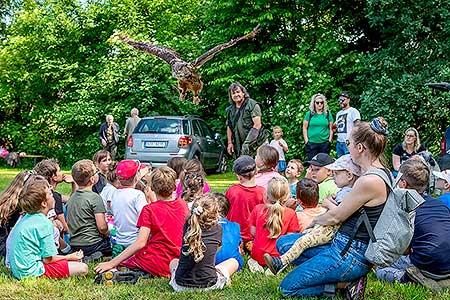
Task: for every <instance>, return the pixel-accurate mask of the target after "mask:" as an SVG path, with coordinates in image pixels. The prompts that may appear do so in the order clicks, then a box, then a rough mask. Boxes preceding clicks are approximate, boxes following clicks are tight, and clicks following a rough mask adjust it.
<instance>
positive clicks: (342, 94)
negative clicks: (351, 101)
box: [338, 91, 350, 98]
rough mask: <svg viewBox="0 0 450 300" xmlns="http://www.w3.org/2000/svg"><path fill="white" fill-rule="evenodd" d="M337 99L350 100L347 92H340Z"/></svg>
mask: <svg viewBox="0 0 450 300" xmlns="http://www.w3.org/2000/svg"><path fill="white" fill-rule="evenodd" d="M339 97H345V98H350V95H349V94H348V93H347V92H344V91H342V92H340V94H339V96H338V98H339Z"/></svg>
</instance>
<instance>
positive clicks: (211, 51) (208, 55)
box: [191, 24, 260, 68]
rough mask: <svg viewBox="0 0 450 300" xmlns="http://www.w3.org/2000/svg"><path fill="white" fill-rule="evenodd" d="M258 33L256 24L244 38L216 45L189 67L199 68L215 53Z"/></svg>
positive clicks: (258, 27)
mask: <svg viewBox="0 0 450 300" xmlns="http://www.w3.org/2000/svg"><path fill="white" fill-rule="evenodd" d="M259 31H260V26H259V24H258V25H257V26H256V27H255V28H254V29H253V30H252V31H251V32H250V33H248V34H246V35H244V36H241V37H238V38H235V39H232V40H231V41H229V42H228V43H225V44H221V45H218V46H216V47H214V48H212V49H210V50H208V51H207V52H205V53H203V54H202V55H200V56H199V57H198V58H197V59H196V60H194V61H193V62H191V65H192V66H193V67H195V68H199V67H201V66H203V64H204V63H206V62H207V61H208V60H210V59H211V58H213V57H214V55H215V54H216V53H218V52H220V51H222V50H224V49H227V48H230V47H233V46H234V45H235V44H236V43H237V42H239V41H242V40H247V39H252V38H254V37H255V36H256V34H257V33H258V32H259Z"/></svg>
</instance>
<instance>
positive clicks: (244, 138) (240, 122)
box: [227, 82, 270, 157]
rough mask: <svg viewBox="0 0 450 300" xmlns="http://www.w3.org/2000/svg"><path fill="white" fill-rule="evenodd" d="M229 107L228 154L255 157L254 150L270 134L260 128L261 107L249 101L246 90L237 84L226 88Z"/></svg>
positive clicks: (264, 141)
mask: <svg viewBox="0 0 450 300" xmlns="http://www.w3.org/2000/svg"><path fill="white" fill-rule="evenodd" d="M228 95H229V100H230V103H231V105H230V106H228V107H227V140H228V146H227V151H228V154H230V155H233V153H234V154H235V155H236V157H239V156H241V155H250V156H255V154H256V149H257V148H258V147H259V146H261V145H262V144H264V143H267V138H268V137H269V135H270V133H269V132H268V131H267V130H266V129H265V128H264V127H263V126H262V122H261V107H260V106H259V104H258V102H256V101H255V100H253V99H250V95H249V94H248V92H247V89H246V88H245V87H243V86H242V84H240V83H239V82H235V83H232V84H231V85H230V87H229V88H228Z"/></svg>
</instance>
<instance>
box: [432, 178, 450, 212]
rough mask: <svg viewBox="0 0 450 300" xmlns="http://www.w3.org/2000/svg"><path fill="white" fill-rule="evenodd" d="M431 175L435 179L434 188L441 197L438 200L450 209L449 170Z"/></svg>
mask: <svg viewBox="0 0 450 300" xmlns="http://www.w3.org/2000/svg"><path fill="white" fill-rule="evenodd" d="M433 175H434V177H435V178H436V186H435V187H436V189H438V190H439V191H441V196H439V198H438V199H439V200H441V201H442V202H444V203H445V205H447V206H448V207H449V208H450V170H443V171H441V172H436V171H433Z"/></svg>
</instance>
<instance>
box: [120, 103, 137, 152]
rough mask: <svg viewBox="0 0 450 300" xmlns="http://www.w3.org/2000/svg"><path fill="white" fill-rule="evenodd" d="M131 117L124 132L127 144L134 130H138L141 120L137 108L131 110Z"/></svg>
mask: <svg viewBox="0 0 450 300" xmlns="http://www.w3.org/2000/svg"><path fill="white" fill-rule="evenodd" d="M130 114H131V117H129V118H127V121H126V122H125V128H124V130H123V135H124V136H126V138H127V139H126V140H125V144H126V143H127V142H128V138H129V137H130V135H131V134H132V133H133V131H134V128H136V125H137V123H139V121H140V120H141V118H139V110H138V109H137V108H133V109H131V112H130Z"/></svg>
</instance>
